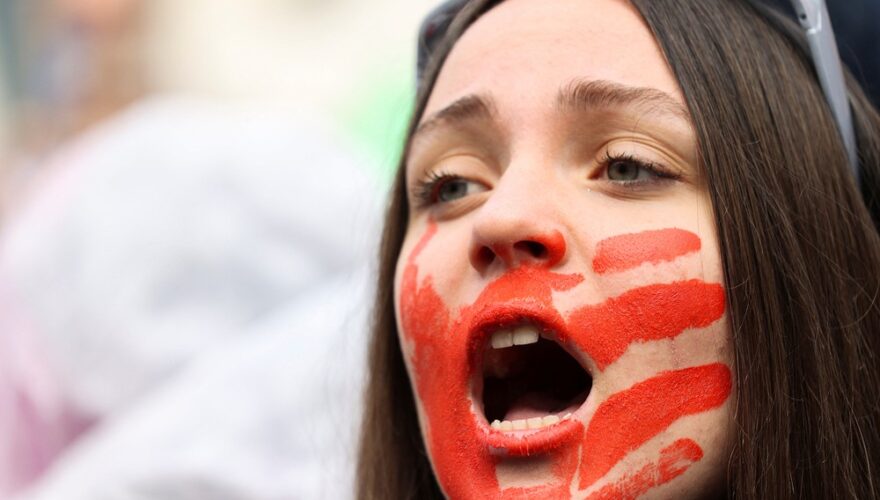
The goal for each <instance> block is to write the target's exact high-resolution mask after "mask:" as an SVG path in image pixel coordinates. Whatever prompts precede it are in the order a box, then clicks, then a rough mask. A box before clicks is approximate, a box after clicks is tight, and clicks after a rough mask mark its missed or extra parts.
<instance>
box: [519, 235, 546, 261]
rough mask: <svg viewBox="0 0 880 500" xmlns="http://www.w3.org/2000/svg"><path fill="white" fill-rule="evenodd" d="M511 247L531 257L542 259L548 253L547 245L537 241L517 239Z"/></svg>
mask: <svg viewBox="0 0 880 500" xmlns="http://www.w3.org/2000/svg"><path fill="white" fill-rule="evenodd" d="M513 249H514V250H516V251H517V252H522V253H526V254H528V255H530V256H531V257H532V258H533V259H537V260H544V259H546V258H547V254H548V253H549V252H548V250H547V247H546V246H544V245H543V244H541V243H538V242H537V241H529V240H526V241H519V242H516V243H514V244H513Z"/></svg>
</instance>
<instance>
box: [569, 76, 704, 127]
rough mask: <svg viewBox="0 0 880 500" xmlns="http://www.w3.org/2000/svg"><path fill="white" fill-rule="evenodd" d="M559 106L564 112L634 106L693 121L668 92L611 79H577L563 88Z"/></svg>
mask: <svg viewBox="0 0 880 500" xmlns="http://www.w3.org/2000/svg"><path fill="white" fill-rule="evenodd" d="M556 105H557V107H558V108H560V109H561V110H563V111H567V110H595V109H603V108H610V107H614V106H630V107H637V108H641V109H643V110H645V111H646V112H650V113H660V114H670V115H673V116H675V117H678V118H682V119H684V120H685V121H688V122H690V113H688V110H687V109H686V108H685V107H684V106H682V105H681V103H679V102H678V101H677V100H676V99H675V98H674V97H672V96H671V95H669V94H667V93H666V92H663V91H662V90H659V89H655V88H649V87H629V86H626V85H621V84H619V83H616V82H611V81H608V80H575V81H573V82H571V83H570V84H569V85H567V86H565V87H563V88H562V89H561V90H560V91H559V94H558V95H557V98H556Z"/></svg>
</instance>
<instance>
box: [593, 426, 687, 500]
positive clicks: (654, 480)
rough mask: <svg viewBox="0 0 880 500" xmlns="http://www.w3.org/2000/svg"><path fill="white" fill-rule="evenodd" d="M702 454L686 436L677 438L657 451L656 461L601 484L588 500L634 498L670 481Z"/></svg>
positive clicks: (682, 472)
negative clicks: (603, 484)
mask: <svg viewBox="0 0 880 500" xmlns="http://www.w3.org/2000/svg"><path fill="white" fill-rule="evenodd" d="M701 458H703V450H702V449H700V446H699V445H698V444H697V443H695V442H693V441H692V440H690V439H679V440H678V441H676V442H674V443H672V444H671V445H669V446H667V447H666V448H664V449H663V451H661V452H660V459H659V460H658V461H657V463H653V464H648V465H646V466H644V467H643V468H641V469H640V470H639V471H638V472H636V473H635V474H632V475H630V476H627V477H625V478H623V479H622V480H620V481H618V482H616V483H614V484H609V485H608V486H605V487H604V488H602V489H601V490H599V491H597V492H596V493H593V494H592V495H590V496H589V500H628V499H635V498H638V497H639V496H640V495H643V494H645V493H647V492H648V490H650V489H651V488H655V487H657V486H660V485H662V484H666V483H668V482H669V481H672V480H673V479H675V478H676V477H678V476H680V475H682V474H684V472H685V471H686V470H687V469H688V468H689V467H690V466H691V465H692V464H694V463H695V462H698V461H699V460H700V459H701Z"/></svg>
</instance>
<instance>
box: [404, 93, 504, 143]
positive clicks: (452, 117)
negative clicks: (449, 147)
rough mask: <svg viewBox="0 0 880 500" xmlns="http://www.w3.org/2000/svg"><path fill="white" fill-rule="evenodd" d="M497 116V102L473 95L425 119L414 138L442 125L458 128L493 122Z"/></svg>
mask: <svg viewBox="0 0 880 500" xmlns="http://www.w3.org/2000/svg"><path fill="white" fill-rule="evenodd" d="M496 115H497V111H496V109H495V102H494V101H493V100H492V98H491V97H489V96H483V95H478V94H471V95H468V96H465V97H462V98H461V99H458V100H456V101H455V102H453V103H452V104H450V105H449V106H446V107H445V108H443V109H441V110H440V111H438V112H436V113H434V114H433V115H431V116H430V117H428V118H427V119H425V121H423V122H422V123H421V124H419V126H418V127H417V128H416V131H415V132H414V133H413V137H414V138H415V137H417V136H419V135H420V134H424V133H427V132H428V131H430V130H432V129H435V128H437V127H438V126H440V125H453V126H457V125H462V124H464V123H466V122H470V121H492V120H494V119H495V117H496Z"/></svg>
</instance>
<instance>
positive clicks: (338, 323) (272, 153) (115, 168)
mask: <svg viewBox="0 0 880 500" xmlns="http://www.w3.org/2000/svg"><path fill="white" fill-rule="evenodd" d="M774 1H775V3H776V4H778V6H780V7H783V8H790V6H789V5H788V4H789V2H787V1H786V0H774ZM438 3H439V0H369V1H363V0H0V499H15V500H105V499H106V500H146V499H151V500H152V499H162V500H182V499H193V500H204V499H211V500H225V499H230V500H232V499H235V500H274V499H278V500H281V499H298V498H307V499H313V498H328V499H339V498H350V497H351V485H352V477H353V470H352V467H353V463H354V450H355V446H356V425H357V421H358V418H359V412H360V404H361V403H360V391H361V388H362V385H363V382H364V381H363V375H362V373H363V372H362V368H363V361H364V351H365V347H366V330H367V326H366V325H367V322H368V319H369V303H370V301H371V294H373V293H374V290H373V289H372V288H371V283H372V281H373V273H374V271H375V269H374V265H373V260H374V259H373V257H374V254H375V246H376V243H377V241H378V234H379V232H380V224H379V219H380V217H381V210H382V204H383V200H384V197H385V192H386V190H387V188H388V185H389V181H390V179H391V175H392V172H393V170H394V168H395V166H396V165H395V163H396V161H397V157H398V155H399V152H400V147H401V142H402V138H403V133H404V129H405V126H406V121H407V119H408V115H409V112H410V106H411V105H412V100H413V97H414V93H415V82H414V73H415V71H414V67H415V55H416V33H417V28H418V26H419V23H420V21H421V19H422V18H423V17H424V16H425V15H426V14H427V13H428V12H429V11H430V10H431V9H432V8H433V7H434V6H435V5H436V4H438ZM829 3H830V8H831V11H832V17H833V18H834V19H835V23H836V27H837V32H838V35H840V36H841V40H840V43H841V53H842V55H843V58H844V60H845V61H846V62H847V63H848V64H849V65H850V67H851V69H853V71H854V72H855V74H856V76H857V77H859V78H860V79H861V80H862V82H863V84H865V85H866V87H867V88H868V90H869V91H870V92H872V93H873V94H872V95H873V97H874V99H878V96H880V87H878V85H877V80H878V78H880V76H878V75H880V51H877V50H875V49H876V47H877V44H878V36H880V35H878V33H880V31H878V30H877V29H876V25H877V23H876V21H877V19H878V16H880V2H878V1H876V0H858V1H850V0H846V1H843V0H840V1H834V2H829Z"/></svg>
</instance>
